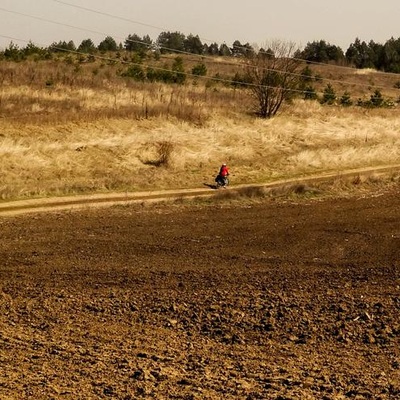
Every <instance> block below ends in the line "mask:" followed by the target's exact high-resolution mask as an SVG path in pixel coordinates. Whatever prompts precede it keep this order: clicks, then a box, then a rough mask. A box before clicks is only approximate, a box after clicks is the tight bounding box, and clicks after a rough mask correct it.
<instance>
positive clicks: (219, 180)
mask: <svg viewBox="0 0 400 400" xmlns="http://www.w3.org/2000/svg"><path fill="white" fill-rule="evenodd" d="M215 182H216V184H217V185H216V186H217V189H219V188H226V187H227V186H228V185H229V178H228V176H221V175H217V177H216V178H215Z"/></svg>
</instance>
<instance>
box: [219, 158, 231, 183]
mask: <svg viewBox="0 0 400 400" xmlns="http://www.w3.org/2000/svg"><path fill="white" fill-rule="evenodd" d="M228 175H229V168H228V167H227V165H226V163H223V164H222V165H221V168H220V169H219V174H218V176H217V179H216V181H220V182H221V183H222V184H223V185H226V183H227V179H228Z"/></svg>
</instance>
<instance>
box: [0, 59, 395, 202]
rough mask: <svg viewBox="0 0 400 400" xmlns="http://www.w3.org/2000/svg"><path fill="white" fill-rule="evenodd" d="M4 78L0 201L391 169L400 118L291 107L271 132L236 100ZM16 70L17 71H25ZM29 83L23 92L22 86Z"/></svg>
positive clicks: (228, 92) (107, 84)
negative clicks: (228, 175) (224, 172)
mask: <svg viewBox="0 0 400 400" xmlns="http://www.w3.org/2000/svg"><path fill="white" fill-rule="evenodd" d="M1 68H3V72H4V71H5V74H3V78H2V82H3V84H2V86H1V88H0V116H1V118H0V165H1V175H0V198H1V199H3V200H6V199H17V198H26V197H32V196H53V195H66V194H73V193H89V192H92V193H93V192H105V191H135V190H144V189H166V188H184V187H200V186H202V185H203V183H212V182H213V177H214V175H215V174H216V172H217V169H218V167H219V165H220V163H221V162H223V161H226V162H227V163H228V164H229V165H230V167H231V172H232V183H233V184H235V183H238V184H239V183H260V182H269V181H273V180H276V179H283V178H290V177H294V176H296V177H298V176H307V175H310V174H314V173H321V172H325V171H342V170H345V169H351V168H358V167H372V166H378V165H379V166H380V165H389V164H397V163H400V150H399V149H400V119H399V118H398V110H397V109H391V110H385V109H370V110H366V109H362V108H356V107H351V108H339V107H328V106H321V105H320V104H319V103H317V102H305V101H301V100H297V101H296V102H294V104H292V105H290V106H287V107H285V109H283V110H282V113H281V114H280V115H279V116H278V117H276V118H274V119H271V120H261V119H256V118H254V116H252V115H249V114H248V113H247V112H246V111H247V110H248V105H249V103H248V102H249V99H248V97H247V95H246V94H245V93H244V92H242V91H240V90H233V89H229V88H226V87H225V86H223V85H219V86H213V87H207V86H204V85H199V84H198V83H197V82H188V83H187V84H186V85H185V86H166V85H163V84H159V83H157V84H148V83H147V84H145V83H135V82H132V81H129V80H128V81H127V80H123V79H120V78H113V79H111V78H110V76H108V75H107V74H109V73H110V70H108V69H104V70H101V72H98V73H96V74H93V72H92V71H91V68H93V66H84V67H83V68H86V69H87V70H86V71H85V73H82V75H79V74H78V75H77V77H75V81H73V78H74V72H73V69H72V68H73V66H63V68H65V70H63V69H60V70H58V71H53V72H52V81H51V82H50V81H48V80H49V78H48V74H49V73H50V71H49V70H46V69H42V70H41V69H38V70H37V71H33V70H32V69H29V64H28V65H25V66H23V67H21V69H18V68H17V67H15V66H14V67H13V68H14V69H15V71H14V74H12V73H11V72H12V68H11V67H9V70H7V68H6V65H4V64H2V66H1ZM24 69H25V70H24ZM29 74H31V83H29V82H27V77H29Z"/></svg>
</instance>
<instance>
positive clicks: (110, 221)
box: [0, 187, 400, 400]
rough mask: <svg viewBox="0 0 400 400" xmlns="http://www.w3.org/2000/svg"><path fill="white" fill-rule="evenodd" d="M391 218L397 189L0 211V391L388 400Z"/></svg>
mask: <svg viewBox="0 0 400 400" xmlns="http://www.w3.org/2000/svg"><path fill="white" fill-rule="evenodd" d="M210 203H211V202H210ZM399 221H400V188H399V187H392V188H391V189H390V190H389V189H388V190H387V191H384V192H380V193H379V194H378V193H375V194H374V193H370V194H369V195H367V196H363V197H357V198H356V197H354V198H347V199H344V198H343V199H325V200H300V201H298V202H297V203H295V202H293V201H289V200H286V201H283V200H274V199H266V200H264V201H262V202H260V203H255V202H245V203H242V204H241V205H239V204H231V205H229V204H227V203H226V204H224V203H223V202H222V203H218V204H216V205H211V204H209V205H204V204H203V205H195V204H191V205H188V204H187V205H185V204H181V205H157V206H151V207H147V206H146V207H139V206H137V205H136V206H118V207H112V208H107V209H102V208H101V209H91V210H81V211H74V212H52V213H50V214H44V213H43V214H28V215H22V216H14V217H12V218H11V217H3V218H1V219H0V231H1V241H0V364H1V369H2V372H1V374H0V398H1V399H18V400H19V399H74V400H75V399H108V398H109V399H125V400H127V399H138V398H154V399H249V400H250V399H281V400H282V399H332V400H333V399H398V398H400V350H399V348H400V339H399V337H400V222H399Z"/></svg>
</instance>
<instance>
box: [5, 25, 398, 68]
mask: <svg viewBox="0 0 400 400" xmlns="http://www.w3.org/2000/svg"><path fill="white" fill-rule="evenodd" d="M123 50H125V51H128V52H136V53H139V54H140V53H146V52H148V51H149V50H151V51H153V52H158V53H160V54H166V53H190V54H197V55H203V56H224V57H248V56H252V55H253V54H254V53H265V54H267V55H268V53H270V52H271V49H263V48H261V49H256V48H254V46H252V45H250V44H249V43H241V42H240V40H235V41H234V42H233V43H232V45H231V46H228V45H227V44H226V43H222V44H217V43H211V44H207V43H203V42H202V41H201V39H200V38H199V36H198V35H193V34H189V35H187V36H186V35H185V34H183V33H181V32H170V31H165V32H161V33H160V34H159V36H158V37H157V39H156V40H152V39H151V38H150V36H149V35H144V36H139V35H137V34H129V35H128V37H127V38H126V39H125V41H124V42H123V43H117V42H116V41H115V39H114V38H112V37H111V36H107V37H106V38H105V39H104V40H102V41H101V42H100V43H99V44H98V45H97V46H96V45H95V43H94V42H93V41H92V39H84V40H82V42H81V43H80V44H79V45H78V46H76V45H75V43H74V42H73V41H72V40H71V41H59V42H54V43H52V44H51V45H50V46H49V47H47V48H42V47H38V46H36V45H35V44H33V43H32V42H29V43H28V44H27V46H26V47H24V48H19V47H18V46H17V45H15V44H14V43H10V45H9V46H8V48H6V49H5V50H4V51H3V52H1V53H0V55H1V57H2V58H3V59H4V58H5V59H11V60H15V61H18V60H23V59H24V58H26V57H28V56H30V55H32V54H36V55H38V56H40V57H42V58H46V57H48V58H50V57H51V55H52V54H53V53H57V52H78V53H84V54H96V53H98V52H100V53H105V52H117V51H123ZM293 57H295V58H299V59H302V60H305V61H308V62H317V63H333V64H335V63H336V64H341V65H343V64H346V65H348V66H353V67H355V68H360V69H361V68H374V69H376V70H379V71H383V72H394V73H399V72H400V38H398V39H395V38H393V37H392V38H390V39H389V40H387V41H386V42H385V43H383V44H380V43H376V42H374V41H373V40H371V41H370V42H368V43H367V42H365V41H361V40H360V39H358V38H356V39H355V40H354V42H353V43H351V44H350V46H349V47H348V49H347V50H346V51H345V52H344V51H343V50H342V49H341V48H340V47H339V46H336V45H332V44H330V43H328V42H326V41H325V40H319V41H313V42H308V43H307V45H306V46H305V47H304V49H302V50H297V51H296V52H295V53H294V54H293Z"/></svg>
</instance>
